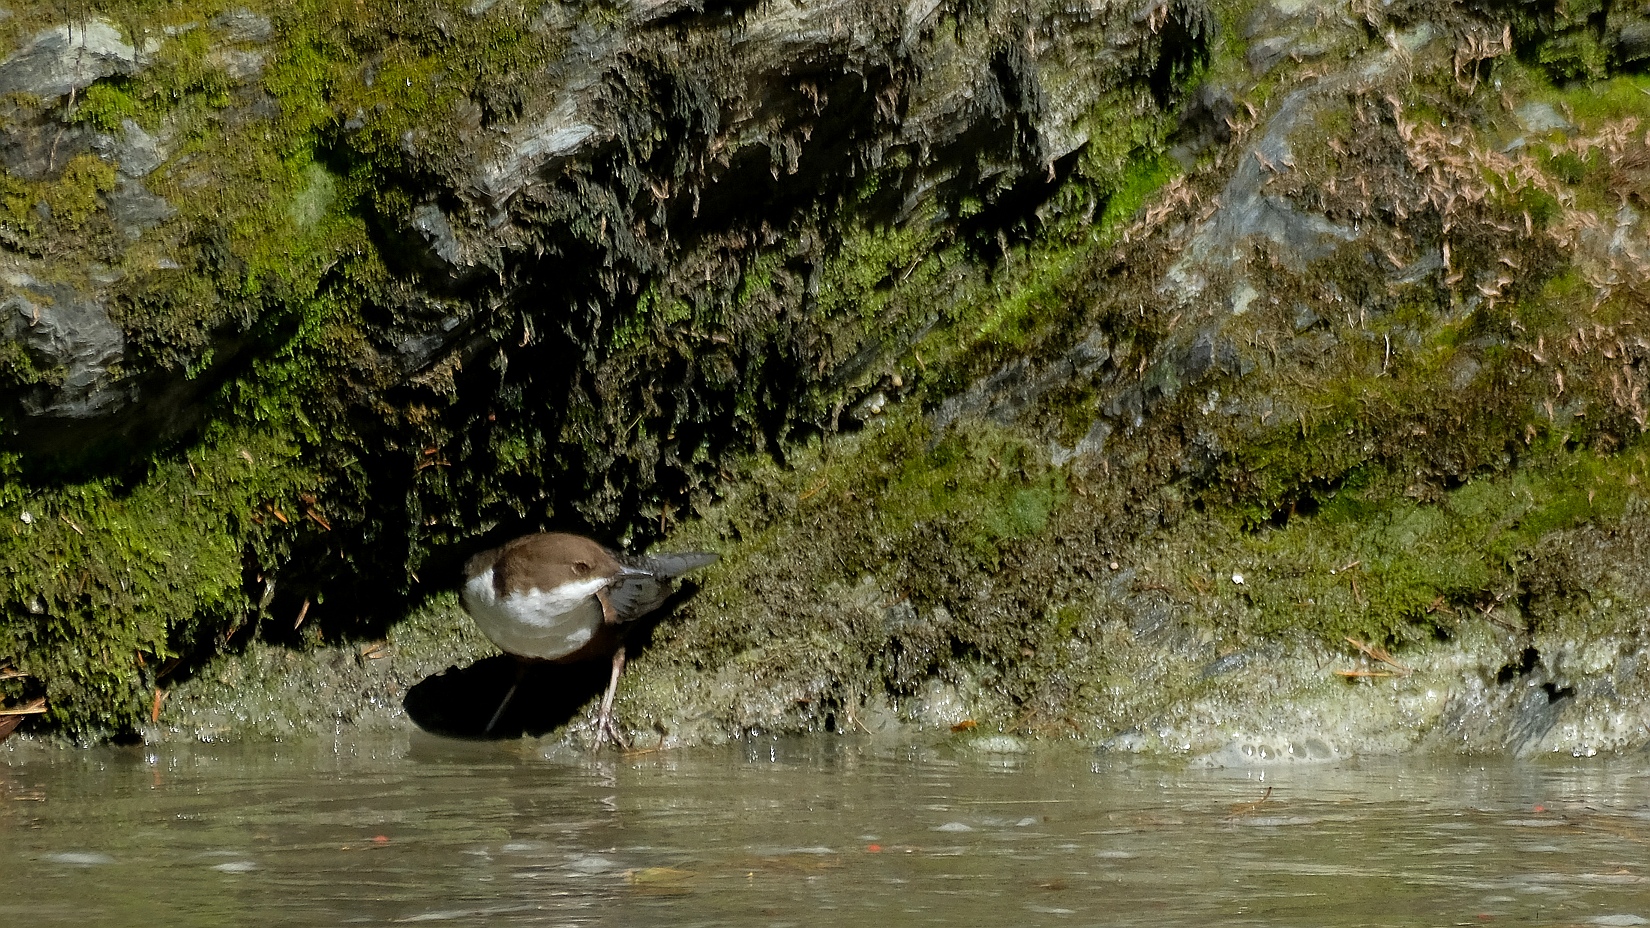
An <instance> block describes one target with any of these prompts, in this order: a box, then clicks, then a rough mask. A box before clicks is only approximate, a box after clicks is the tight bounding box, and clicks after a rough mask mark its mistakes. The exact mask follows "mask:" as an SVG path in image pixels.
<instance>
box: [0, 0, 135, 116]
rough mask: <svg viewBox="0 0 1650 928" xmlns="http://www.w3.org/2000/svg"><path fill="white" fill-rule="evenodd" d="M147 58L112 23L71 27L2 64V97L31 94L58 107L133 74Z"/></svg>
mask: <svg viewBox="0 0 1650 928" xmlns="http://www.w3.org/2000/svg"><path fill="white" fill-rule="evenodd" d="M141 64H142V55H141V54H140V53H139V52H138V50H137V49H136V48H133V47H132V46H131V45H129V44H127V41H126V38H125V37H124V36H123V35H122V34H121V32H120V29H119V28H118V27H116V26H115V24H114V23H112V22H110V21H109V20H107V19H102V18H92V19H88V20H85V21H81V22H72V23H65V24H63V25H60V26H55V27H53V28H51V29H47V30H45V31H44V32H41V33H40V34H38V35H36V36H35V37H34V39H33V41H31V42H29V44H28V45H26V46H25V47H24V48H22V49H21V50H19V51H17V52H14V53H13V54H11V55H10V56H9V57H7V58H6V59H5V60H4V61H0V94H19V93H20V94H30V95H32V96H35V97H38V98H40V99H41V100H42V101H43V102H48V103H55V102H57V101H59V100H61V99H62V98H64V97H67V96H68V95H69V94H71V93H75V92H77V91H81V90H85V89H86V88H87V87H90V86H91V85H92V84H93V83H95V82H96V81H98V80H101V79H103V78H106V77H112V76H114V75H117V74H131V73H132V72H134V71H136V70H137V69H138V68H139V67H140V66H141Z"/></svg>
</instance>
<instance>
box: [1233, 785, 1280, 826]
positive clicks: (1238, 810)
mask: <svg viewBox="0 0 1650 928" xmlns="http://www.w3.org/2000/svg"><path fill="white" fill-rule="evenodd" d="M1271 800H1272V787H1270V786H1268V787H1266V792H1264V793H1261V794H1260V798H1259V799H1256V800H1255V801H1254V802H1240V803H1238V804H1237V805H1235V806H1233V807H1232V817H1233V818H1236V817H1238V816H1239V815H1248V814H1249V813H1250V812H1253V811H1255V810H1256V809H1259V808H1260V807H1261V806H1263V805H1266V804H1267V803H1268V802H1270V801H1271Z"/></svg>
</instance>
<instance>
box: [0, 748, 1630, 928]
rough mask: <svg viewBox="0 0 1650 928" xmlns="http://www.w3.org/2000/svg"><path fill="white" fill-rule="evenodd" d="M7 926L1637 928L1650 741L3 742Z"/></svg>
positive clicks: (0, 840)
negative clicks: (1557, 758)
mask: <svg viewBox="0 0 1650 928" xmlns="http://www.w3.org/2000/svg"><path fill="white" fill-rule="evenodd" d="M0 874H3V875H4V876H5V877H6V878H7V879H6V880H5V883H4V884H0V885H5V886H7V888H8V891H7V892H5V893H4V894H0V925H18V926H23V925H27V926H41V925H59V924H75V925H151V924H154V925H166V926H172V925H179V926H188V925H212V926H220V925H258V926H264V925H273V924H292V925H333V924H384V923H403V922H425V921H433V922H450V923H457V924H477V925H479V924H487V925H558V926H559V925H582V924H594V925H614V926H630V925H647V924H662V923H665V922H666V921H667V920H668V922H669V923H670V924H671V925H672V926H682V928H687V926H696V925H718V926H720V925H763V926H786V925H797V926H802V925H807V926H814V925H833V924H854V925H857V926H864V928H870V926H872V925H880V924H896V925H926V924H933V925H940V924H945V925H996V924H999V923H1002V922H1004V921H1005V920H1014V921H1018V922H1019V923H1024V924H1071V925H1200V926H1201V925H1210V924H1223V925H1244V924H1263V925H1383V926H1389V925H1463V924H1471V925H1482V924H1494V923H1500V924H1543V925H1553V924H1577V925H1639V924H1650V770H1647V768H1646V765H1645V764H1644V763H1643V759H1642V758H1629V759H1620V760H1614V761H1607V762H1600V761H1597V760H1593V761H1586V762H1581V761H1570V760H1565V761H1563V762H1553V763H1528V762H1524V763H1517V762H1505V761H1495V762H1493V763H1478V762H1474V763H1467V762H1464V761H1458V760H1439V759H1429V760H1416V759H1412V760H1406V761H1381V762H1362V763H1347V764H1340V765H1335V766H1292V767H1288V766H1286V767H1280V768H1269V769H1267V768H1249V769H1239V770H1212V771H1211V770H1193V771H1181V770H1172V769H1165V768H1162V767H1159V766H1155V765H1150V764H1140V763H1137V762H1131V761H1125V760H1104V759H1102V760H1099V761H1096V760H1094V759H1093V758H1091V757H1088V756H1085V755H1079V754H1077V753H1075V752H1067V751H1048V752H1045V753H1044V754H1041V755H1038V756H1034V757H1031V758H1021V759H1016V760H1014V761H1013V762H1007V761H1000V760H999V761H993V760H991V759H987V758H978V757H973V756H962V757H958V756H953V755H949V754H947V753H944V752H938V751H933V750H930V749H915V748H911V749H904V750H889V749H887V748H872V747H870V746H868V745H856V744H853V743H848V742H843V741H829V740H819V741H800V742H781V743H762V744H759V745H742V746H739V747H736V748H729V749H726V750H714V751H693V752H686V753H676V754H659V755H650V756H641V757H631V758H624V759H620V758H618V757H617V756H615V755H612V754H608V755H605V756H596V757H586V756H577V755H565V754H559V753H553V754H549V755H546V754H545V753H543V752H542V750H541V749H540V748H538V747H537V746H535V745H533V744H531V743H527V742H522V743H519V744H501V743H470V742H456V741H446V740H440V739H437V738H434V737H431V736H425V735H411V736H401V737H399V738H396V737H384V738H379V739H377V740H374V741H372V742H370V743H353V744H349V743H342V742H341V743H340V744H338V745H333V744H316V745H305V746H291V745H279V744H273V745H236V746H197V747H174V746H168V747H164V748H133V749H106V750H97V751H58V750H53V749H45V748H41V747H39V746H37V745H28V744H23V745H17V744H8V745H7V746H6V747H5V748H0Z"/></svg>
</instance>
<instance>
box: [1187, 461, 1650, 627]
mask: <svg viewBox="0 0 1650 928" xmlns="http://www.w3.org/2000/svg"><path fill="white" fill-rule="evenodd" d="M1642 470H1643V465H1642V463H1638V462H1636V459H1635V458H1633V457H1631V456H1628V455H1616V456H1609V457H1604V456H1599V455H1595V454H1593V453H1590V452H1586V451H1579V452H1564V451H1555V452H1552V453H1550V454H1547V455H1545V456H1543V457H1541V458H1538V459H1534V460H1531V461H1529V462H1527V463H1526V464H1525V465H1524V466H1523V467H1521V468H1520V469H1518V470H1517V471H1514V472H1512V473H1509V474H1506V475H1504V476H1500V477H1495V478H1488V479H1478V480H1473V481H1469V482H1468V483H1467V484H1465V485H1464V486H1462V487H1461V488H1459V489H1457V490H1454V491H1451V492H1450V493H1449V494H1447V495H1446V496H1445V497H1444V498H1443V500H1442V501H1441V502H1439V503H1437V504H1427V503H1421V502H1417V501H1415V500H1412V499H1406V498H1404V497H1402V496H1401V495H1397V494H1394V492H1393V488H1392V486H1391V485H1390V484H1388V483H1386V482H1384V481H1380V482H1374V483H1371V484H1368V485H1365V486H1349V487H1344V488H1342V489H1341V490H1339V491H1338V492H1336V493H1334V494H1332V495H1330V496H1329V497H1328V498H1327V499H1326V501H1325V502H1324V503H1323V506H1322V508H1321V509H1320V510H1319V511H1318V512H1317V513H1316V514H1315V515H1313V516H1310V517H1302V518H1297V519H1294V520H1291V521H1290V522H1289V523H1288V524H1287V525H1285V526H1283V527H1281V528H1275V529H1263V530H1261V531H1259V532H1255V533H1252V534H1251V533H1246V532H1234V531H1217V532H1210V533H1209V535H1210V537H1211V538H1219V539H1224V542H1217V543H1215V544H1213V545H1211V546H1209V547H1208V548H1205V549H1203V550H1200V551H1197V553H1195V554H1193V555H1191V556H1190V557H1189V558H1188V560H1192V561H1195V562H1202V563H1218V564H1222V565H1237V570H1238V571H1239V572H1241V573H1242V575H1243V578H1244V582H1243V584H1242V595H1243V597H1244V598H1245V599H1246V601H1247V602H1246V605H1245V607H1244V608H1243V609H1242V610H1241V612H1240V614H1241V616H1242V619H1241V621H1242V627H1243V628H1244V630H1245V631H1246V632H1248V633H1251V634H1255V635H1259V636H1262V637H1272V636H1278V635H1288V634H1292V633H1298V632H1300V631H1303V630H1304V631H1306V632H1308V633H1310V634H1313V635H1316V636H1318V637H1320V638H1322V639H1323V640H1325V641H1327V642H1335V641H1338V640H1339V639H1340V638H1342V637H1344V636H1348V635H1350V636H1353V637H1357V638H1360V639H1363V640H1368V641H1374V642H1378V643H1383V644H1392V643H1402V642H1405V641H1414V640H1417V639H1423V638H1430V637H1432V636H1434V635H1439V634H1451V633H1453V631H1454V629H1455V628H1456V627H1457V626H1459V625H1460V624H1461V623H1463V622H1465V621H1468V620H1469V619H1476V618H1480V617H1482V616H1483V615H1484V614H1486V613H1490V612H1493V610H1494V609H1495V608H1497V607H1498V606H1499V604H1501V603H1502V602H1504V601H1505V599H1506V597H1507V595H1509V593H1510V591H1511V590H1513V589H1514V587H1516V585H1517V582H1518V580H1517V572H1518V569H1519V566H1520V564H1521V562H1522V561H1523V560H1524V559H1525V558H1526V557H1528V555H1529V553H1530V552H1531V551H1533V550H1535V549H1536V548H1537V546H1539V545H1540V544H1541V543H1542V542H1543V540H1544V539H1546V538H1547V537H1549V536H1551V535H1553V534H1554V533H1556V532H1561V531H1565V530H1569V529H1573V528H1576V527H1578V526H1581V525H1584V524H1588V523H1604V524H1608V523H1609V522H1611V521H1613V520H1615V519H1617V518H1619V517H1620V515H1621V514H1622V512H1623V511H1624V509H1625V507H1626V506H1627V503H1628V500H1629V499H1630V498H1631V495H1632V491H1631V488H1630V483H1629V478H1630V477H1632V478H1635V479H1642V475H1641V474H1640V473H1639V472H1640V471H1642ZM1192 530H1193V531H1196V530H1197V529H1196V528H1195V527H1194V528H1193V529H1192ZM1202 576H1203V579H1202V580H1199V579H1198V577H1199V575H1198V574H1196V573H1194V574H1191V575H1189V576H1188V581H1189V582H1194V581H1195V582H1198V583H1202V584H1204V585H1205V586H1206V587H1207V586H1208V585H1209V584H1215V583H1220V582H1221V581H1223V580H1224V581H1225V583H1226V585H1227V586H1232V585H1234V584H1232V582H1231V581H1230V580H1229V578H1225V577H1223V576H1221V575H1220V571H1219V570H1217V571H1215V572H1213V573H1212V574H1207V575H1202ZM1507 608H1509V609H1510V608H1511V607H1510V606H1509V607H1507Z"/></svg>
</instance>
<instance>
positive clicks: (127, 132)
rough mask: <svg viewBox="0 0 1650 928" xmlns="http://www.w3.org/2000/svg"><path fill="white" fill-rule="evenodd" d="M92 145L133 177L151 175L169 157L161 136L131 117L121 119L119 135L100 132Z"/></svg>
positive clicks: (103, 156) (127, 175) (106, 158)
mask: <svg viewBox="0 0 1650 928" xmlns="http://www.w3.org/2000/svg"><path fill="white" fill-rule="evenodd" d="M91 147H92V150H93V151H95V152H97V153H98V155H99V156H101V157H102V158H103V159H104V160H105V161H112V162H114V164H115V166H116V167H117V168H118V169H119V170H120V173H121V175H122V176H124V177H130V178H139V177H148V176H149V175H150V174H153V173H154V171H155V169H156V168H158V167H160V166H161V165H162V164H164V163H165V162H166V159H167V157H169V155H168V153H167V151H166V150H165V149H164V147H163V146H162V143H161V140H160V139H159V138H157V137H155V136H153V135H151V134H149V133H148V132H147V131H145V130H144V128H143V127H142V126H140V125H138V124H137V122H136V121H135V120H131V119H126V120H123V121H122V122H121V124H120V134H119V135H99V136H97V137H96V138H94V139H93V140H92V143H91Z"/></svg>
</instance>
